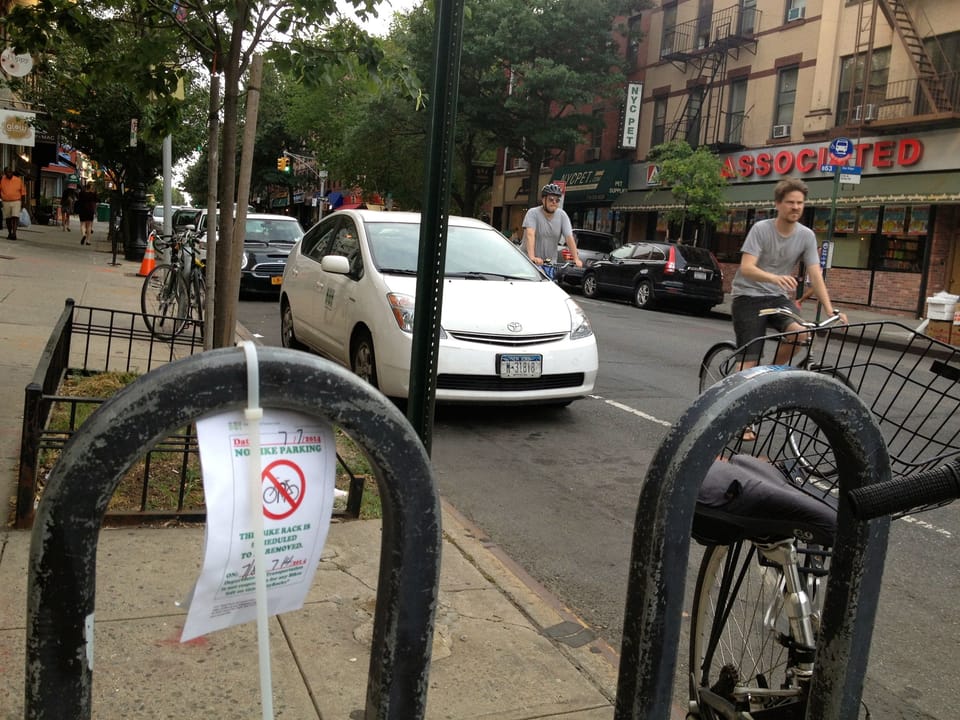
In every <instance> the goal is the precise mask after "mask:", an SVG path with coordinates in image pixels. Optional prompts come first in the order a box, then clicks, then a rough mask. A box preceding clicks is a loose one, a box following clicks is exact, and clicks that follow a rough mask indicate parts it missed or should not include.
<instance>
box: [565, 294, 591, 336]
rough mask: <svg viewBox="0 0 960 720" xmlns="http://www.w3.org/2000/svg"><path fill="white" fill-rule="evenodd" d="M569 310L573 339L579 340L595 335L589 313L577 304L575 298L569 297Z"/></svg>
mask: <svg viewBox="0 0 960 720" xmlns="http://www.w3.org/2000/svg"><path fill="white" fill-rule="evenodd" d="M567 310H569V311H570V339H571V340H579V339H580V338H585V337H590V336H591V335H593V328H592V327H591V326H590V320H588V319H587V314H586V313H585V312H583V308H581V307H580V306H579V305H577V303H576V302H575V301H574V300H573V298H567Z"/></svg>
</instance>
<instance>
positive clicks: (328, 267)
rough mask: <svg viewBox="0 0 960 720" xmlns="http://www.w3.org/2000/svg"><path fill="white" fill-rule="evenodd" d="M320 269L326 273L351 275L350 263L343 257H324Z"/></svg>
mask: <svg viewBox="0 0 960 720" xmlns="http://www.w3.org/2000/svg"><path fill="white" fill-rule="evenodd" d="M320 268H321V269H322V270H323V271H324V272H328V273H336V274H337V275H347V274H349V273H350V261H349V260H348V259H347V258H346V257H344V256H343V255H324V257H323V260H321V261H320Z"/></svg>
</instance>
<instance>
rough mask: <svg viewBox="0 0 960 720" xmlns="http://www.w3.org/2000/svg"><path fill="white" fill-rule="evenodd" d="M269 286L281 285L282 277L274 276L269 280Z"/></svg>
mask: <svg viewBox="0 0 960 720" xmlns="http://www.w3.org/2000/svg"><path fill="white" fill-rule="evenodd" d="M270 284H271V285H282V284H283V275H274V276H273V277H272V278H270Z"/></svg>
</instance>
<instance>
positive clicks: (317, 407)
mask: <svg viewBox="0 0 960 720" xmlns="http://www.w3.org/2000/svg"><path fill="white" fill-rule="evenodd" d="M258 356H259V377H260V380H259V382H260V389H259V391H260V405H261V406H262V407H265V408H278V409H287V410H294V411H297V412H301V413H304V414H307V415H312V416H315V417H318V418H323V419H325V420H326V421H328V422H330V423H333V424H335V425H337V426H339V427H341V428H342V429H343V430H344V431H345V432H346V433H347V434H348V435H350V437H351V438H352V439H353V440H354V441H355V442H356V443H357V444H358V445H360V447H361V448H363V450H364V451H365V452H366V453H367V455H368V456H369V458H370V460H371V464H372V465H373V466H374V467H375V468H377V470H378V472H377V473H376V478H377V484H378V487H379V491H380V496H381V501H382V505H383V539H382V542H381V553H380V569H379V579H378V590H377V601H376V609H375V612H374V628H373V639H372V647H371V652H370V670H369V675H368V678H367V694H366V697H367V700H366V703H367V708H366V715H365V716H366V717H377V718H384V719H392V720H416V719H418V718H422V717H423V715H424V712H425V709H426V693H427V686H428V682H427V680H428V671H429V665H430V651H431V643H432V638H433V623H434V611H435V607H436V603H437V593H438V587H439V580H440V543H441V519H440V501H439V496H438V494H437V487H436V479H435V477H434V475H433V470H432V468H431V465H430V460H429V458H428V456H427V453H426V451H425V449H424V447H423V444H422V443H421V441H420V439H419V438H418V436H417V435H416V433H415V432H414V430H413V428H412V427H411V425H410V423H409V422H407V420H406V418H405V417H404V416H403V414H402V413H401V412H400V411H399V410H398V409H397V408H396V407H395V406H394V405H393V404H392V403H390V401H389V400H387V399H386V398H385V397H384V396H383V395H380V394H379V393H377V392H376V391H375V390H374V389H373V388H372V387H371V386H370V385H368V384H367V383H365V382H363V381H362V380H360V379H358V378H357V377H356V376H355V375H353V374H352V373H350V372H349V371H347V370H345V369H344V368H341V367H340V366H338V365H335V364H333V363H331V362H328V361H326V360H323V359H321V358H318V357H315V356H312V355H308V354H307V353H301V352H296V351H293V350H285V349H282V348H260V349H259V351H258ZM247 399H248V398H247V363H246V360H245V356H244V352H243V351H242V350H241V349H240V348H225V349H221V350H213V351H210V352H207V353H203V354H199V355H194V356H192V357H189V358H185V359H183V360H179V361H176V362H173V363H170V364H168V365H165V366H163V367H161V368H159V369H157V370H154V371H152V372H150V373H148V374H146V375H144V376H142V377H141V378H139V379H138V380H137V381H136V382H134V383H133V384H131V385H129V386H128V387H126V388H125V389H124V390H123V391H121V392H120V393H118V394H117V395H115V396H114V397H113V398H111V399H110V400H109V401H107V402H106V403H104V404H103V405H102V406H101V407H100V408H99V409H98V410H97V411H96V412H95V413H93V414H92V415H91V416H90V418H89V419H87V420H86V421H85V422H84V423H83V425H82V426H81V427H80V429H79V430H78V431H77V432H76V433H75V434H74V435H73V437H72V438H71V439H70V440H69V442H68V443H67V444H66V446H65V447H64V449H63V452H62V454H61V456H60V459H59V461H58V462H57V464H56V466H55V467H54V469H53V470H52V472H51V474H50V477H49V479H48V481H47V486H46V488H45V490H44V494H43V497H42V499H41V501H40V505H39V507H38V508H37V514H36V518H35V520H34V524H33V535H32V538H31V546H30V561H29V568H28V573H29V579H28V587H27V595H28V599H27V632H26V681H25V713H24V716H25V717H26V718H28V719H31V720H34V719H37V720H38V719H39V718H65V717H70V718H80V719H82V718H89V717H90V714H91V699H92V693H91V689H92V684H93V670H92V660H93V657H92V655H93V652H92V648H93V621H92V618H93V612H94V598H95V583H94V581H95V577H96V557H97V543H98V539H99V533H100V526H101V524H102V522H103V517H104V514H105V512H106V509H107V504H108V503H109V501H110V498H111V496H112V495H113V492H114V490H115V489H116V487H117V485H118V483H119V482H120V479H121V478H122V477H123V476H124V474H125V473H126V472H127V470H129V468H130V467H131V466H132V465H133V464H134V463H135V462H136V461H137V460H138V459H139V458H140V457H142V456H143V454H144V453H145V452H146V451H147V450H148V449H149V448H150V447H152V446H153V445H154V444H156V443H157V442H159V441H160V440H162V439H163V438H164V437H166V436H167V435H169V434H170V433H171V432H172V431H174V430H175V429H177V428H180V427H183V426H184V425H188V424H190V423H192V422H194V421H195V420H197V419H198V418H200V417H201V416H203V415H207V414H210V413H214V412H225V411H228V410H242V409H243V408H245V407H246V405H247ZM401 481H402V487H401Z"/></svg>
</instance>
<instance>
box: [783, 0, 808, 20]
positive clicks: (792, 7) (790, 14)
mask: <svg viewBox="0 0 960 720" xmlns="http://www.w3.org/2000/svg"><path fill="white" fill-rule="evenodd" d="M806 14H807V0H787V15H786V17H785V18H784V22H794V21H795V20H802V19H803V18H804V17H805V16H806Z"/></svg>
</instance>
